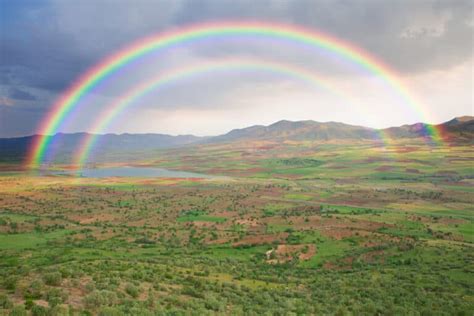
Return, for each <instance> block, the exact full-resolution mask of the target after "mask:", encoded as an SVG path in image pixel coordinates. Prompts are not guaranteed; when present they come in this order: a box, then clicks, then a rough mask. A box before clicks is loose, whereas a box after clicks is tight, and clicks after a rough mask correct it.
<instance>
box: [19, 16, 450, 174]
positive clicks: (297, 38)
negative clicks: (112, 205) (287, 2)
mask: <svg viewBox="0 0 474 316" xmlns="http://www.w3.org/2000/svg"><path fill="white" fill-rule="evenodd" d="M226 36H257V37H265V38H267V37H268V38H274V39H281V40H287V41H289V42H293V43H300V44H304V45H308V46H309V47H315V48H318V49H322V50H325V51H328V52H330V53H331V54H334V55H336V56H339V57H342V58H344V59H346V60H348V61H351V62H352V63H354V64H356V65H358V66H360V67H361V68H363V69H366V70H367V71H369V72H371V73H373V74H374V75H376V76H378V77H379V78H381V79H383V80H384V81H385V82H386V83H387V84H388V86H390V87H391V88H392V89H394V90H395V91H396V92H397V93H398V95H399V96H400V97H401V98H402V99H403V100H404V103H405V104H406V105H407V106H409V107H411V108H412V109H413V110H414V111H415V112H416V113H417V114H418V116H419V117H420V118H422V119H424V120H429V117H428V116H427V115H426V114H427V113H428V112H427V111H426V110H425V109H424V108H423V106H422V105H421V103H420V102H419V101H418V100H416V98H415V97H414V96H413V95H411V94H410V93H409V91H408V89H407V87H406V86H405V85H404V84H403V82H402V81H401V80H400V79H399V76H398V75H397V74H396V73H395V72H394V71H393V70H391V69H390V68H389V67H388V66H386V65H384V64H383V63H382V62H380V61H378V60H377V59H376V58H375V57H374V56H371V55H370V54H369V53H367V52H365V51H363V50H361V49H360V48H357V47H355V46H353V45H351V44H349V43H346V42H343V41H341V40H339V39H337V38H334V37H331V36H329V35H327V34H323V33H320V32H315V31H309V30H306V29H303V28H300V27H295V26H289V25H282V24H270V23H252V22H245V23H241V22H224V23H214V24H199V25H194V26H191V27H188V28H182V29H179V30H177V31H173V32H169V33H164V34H158V35H156V36H152V37H148V38H145V39H144V40H141V41H139V42H137V43H135V44H133V45H131V46H129V47H127V48H125V49H123V50H122V51H120V52H118V53H117V54H114V55H112V56H111V57H109V58H106V59H105V60H104V61H103V62H101V63H99V64H98V65H96V66H95V67H92V68H91V69H89V70H88V71H87V72H86V73H84V74H83V75H82V76H81V77H80V78H79V80H77V81H76V82H75V83H74V84H73V85H72V86H71V87H70V88H69V89H68V90H67V91H66V92H65V93H64V94H63V95H62V96H61V97H60V98H59V99H58V101H57V102H56V103H55V104H54V106H53V108H52V110H51V111H50V112H49V113H48V115H47V117H46V118H45V119H44V120H43V121H42V123H41V125H40V128H39V134H40V135H41V136H40V137H39V138H38V139H37V141H36V142H35V143H34V144H33V145H32V146H31V150H30V153H29V155H28V158H27V163H28V165H29V166H31V167H38V166H39V165H41V163H42V162H43V160H44V157H45V154H46V152H47V150H48V148H49V145H50V143H51V140H52V135H54V134H56V133H57V131H58V130H59V128H60V127H61V126H62V123H63V121H64V120H65V119H66V118H67V117H68V115H69V114H70V113H71V112H72V111H73V110H74V109H75V108H76V107H77V106H78V104H79V101H80V100H81V98H83V97H84V96H85V95H87V94H88V93H89V92H90V91H92V90H93V89H94V88H95V87H96V86H97V85H98V84H99V83H101V82H102V81H104V80H106V79H107V78H109V77H110V76H112V75H114V74H116V73H118V71H119V70H120V69H122V68H123V67H125V66H126V65H128V64H130V63H131V62H133V61H135V60H137V59H138V58H140V57H142V56H145V55H147V54H149V53H151V52H156V51H159V50H161V49H167V48H170V47H173V46H176V45H179V44H183V43H188V42H192V41H194V40H199V39H206V38H220V37H226ZM121 109H122V107H120V106H118V107H116V110H117V111H120V110H121ZM104 119H106V118H104ZM97 125H101V124H100V123H98V124H96V126H97ZM426 133H427V135H428V136H430V137H431V138H432V139H433V140H434V141H440V140H441V134H440V131H438V130H436V128H431V127H430V128H429V129H428V130H427V131H426ZM81 159H82V161H84V157H82V158H81Z"/></svg>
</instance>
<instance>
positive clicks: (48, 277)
mask: <svg viewBox="0 0 474 316" xmlns="http://www.w3.org/2000/svg"><path fill="white" fill-rule="evenodd" d="M43 279H44V283H46V284H47V285H52V286H58V285H60V284H61V281H62V276H61V273H60V272H50V273H46V274H45V275H44V276H43Z"/></svg>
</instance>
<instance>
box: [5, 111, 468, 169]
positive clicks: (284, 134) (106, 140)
mask: <svg viewBox="0 0 474 316" xmlns="http://www.w3.org/2000/svg"><path fill="white" fill-rule="evenodd" d="M436 127H437V128H439V129H441V130H443V135H445V136H447V139H449V140H450V141H454V142H456V141H460V142H473V140H474V137H473V136H474V117H472V116H463V117H457V118H454V119H452V120H450V121H447V122H445V123H443V124H439V125H436ZM427 128H429V125H428V124H424V123H416V124H412V125H403V126H399V127H390V128H386V129H383V130H382V131H383V132H384V133H385V134H386V135H388V136H389V137H393V138H397V139H399V138H417V137H423V136H425V135H426V130H427ZM378 132H379V131H378V130H376V129H372V128H368V127H363V126H354V125H349V124H344V123H338V122H316V121H311V120H306V121H288V120H282V121H278V122H276V123H273V124H271V125H268V126H263V125H254V126H250V127H246V128H242V129H234V130H232V131H230V132H228V133H227V134H224V135H219V136H214V137H198V136H193V135H178V136H172V135H165V134H127V133H125V134H105V135H100V136H98V138H97V143H96V151H95V152H96V155H97V157H101V160H107V159H108V158H109V157H114V158H116V157H117V156H120V154H122V155H123V156H127V157H129V156H130V155H131V154H136V153H140V154H142V153H144V152H147V153H148V154H152V152H153V151H154V150H159V149H170V148H177V147H183V146H188V145H195V144H215V143H232V142H242V141H261V140H266V141H272V142H283V141H287V140H290V141H307V140H311V141H328V140H338V139H340V140H367V141H370V140H373V139H377V134H378ZM86 136H89V134H87V133H73V134H64V133H59V134H57V135H55V136H54V139H53V141H52V142H51V144H52V145H51V146H52V147H51V151H52V152H54V153H55V157H56V160H57V161H65V160H68V159H70V157H71V155H72V154H73V153H74V152H75V150H76V149H77V148H78V147H79V145H80V143H81V141H82V139H84V137H86ZM37 137H39V136H38V135H33V136H27V137H19V138H3V139H1V138H0V161H3V162H12V161H18V160H21V159H23V158H24V157H25V156H26V154H27V150H28V148H29V146H30V145H31V144H32V142H33V141H34V140H35V139H36V138H37Z"/></svg>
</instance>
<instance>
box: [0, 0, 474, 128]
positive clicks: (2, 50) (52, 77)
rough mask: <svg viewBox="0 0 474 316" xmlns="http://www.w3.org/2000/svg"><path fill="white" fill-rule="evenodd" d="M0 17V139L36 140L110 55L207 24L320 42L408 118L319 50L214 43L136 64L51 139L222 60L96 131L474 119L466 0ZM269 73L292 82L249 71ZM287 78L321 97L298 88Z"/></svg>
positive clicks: (34, 5)
mask: <svg viewBox="0 0 474 316" xmlns="http://www.w3.org/2000/svg"><path fill="white" fill-rule="evenodd" d="M0 6H1V7H0V15H1V16H0V137H14V136H22V135H29V134H34V133H35V132H37V129H38V125H39V124H40V122H41V120H42V119H43V118H44V117H45V115H47V113H48V111H49V110H50V109H51V106H52V105H53V104H54V101H55V100H56V99H57V98H58V97H59V96H60V95H61V93H62V92H63V91H65V89H67V88H68V87H69V86H70V85H72V84H73V83H74V82H75V80H76V79H77V78H78V77H79V76H80V75H81V74H82V73H83V72H85V71H87V70H88V69H89V68H90V67H93V66H94V65H95V64H96V63H98V62H100V61H101V60H102V59H104V58H106V57H107V56H109V55H110V54H113V53H116V52H118V51H119V50H120V49H123V48H124V47H126V46H127V45H130V44H131V43H133V42H135V41H137V40H139V39H140V38H143V37H146V36H150V35H152V34H159V33H160V32H165V31H170V30H179V29H180V28H183V27H185V26H187V25H192V24H195V23H203V22H211V21H213V22H214V21H259V22H273V23H282V24H290V25H297V26H300V27H304V28H307V29H308V30H315V31H318V32H322V33H328V34H331V35H332V36H334V37H337V38H339V39H341V40H343V41H346V42H349V43H351V44H352V45H354V46H358V47H360V48H361V49H363V50H365V51H367V52H369V53H370V54H372V55H374V56H376V57H377V58H378V59H379V60H381V61H383V62H384V63H385V64H387V65H388V66H390V67H391V68H392V69H394V70H395V71H396V72H397V76H398V78H399V79H400V80H401V81H402V82H403V83H404V84H405V85H406V86H407V87H408V89H409V90H410V91H411V93H412V94H413V95H414V96H416V98H417V99H418V100H419V101H420V104H421V108H419V109H414V108H413V107H411V106H410V105H409V104H407V102H406V100H404V99H403V98H402V97H400V95H399V93H398V92H397V91H395V90H394V89H391V88H390V87H389V86H388V85H387V84H386V83H385V82H384V81H383V78H380V77H377V76H374V75H373V74H370V73H369V72H368V71H367V70H364V69H363V68H361V67H359V66H358V65H356V64H354V63H352V62H350V61H348V60H346V59H344V58H340V57H337V56H334V55H333V54H330V53H328V52H327V51H324V50H321V49H315V48H308V47H307V46H304V45H301V44H298V43H294V42H289V41H284V40H277V39H274V38H273V39H272V38H262V37H255V36H253V37H252V36H249V37H245V36H228V37H223V38H219V39H218V40H217V39H214V40H212V39H210V40H202V41H194V42H186V43H182V44H180V45H177V46H174V47H172V48H169V49H165V50H161V51H159V52H156V53H153V54H149V55H147V56H145V57H143V58H141V59H140V60H139V61H137V62H136V63H134V64H133V65H129V66H127V67H125V68H124V69H123V70H122V71H121V72H120V73H118V74H116V75H114V76H112V77H110V78H109V79H108V80H106V81H104V82H102V83H101V85H100V86H98V87H97V88H96V89H94V90H93V91H91V92H90V93H89V94H88V95H86V96H85V97H84V98H83V99H81V100H80V104H79V105H78V110H77V111H75V112H74V113H72V115H71V116H70V117H69V118H68V120H66V121H65V122H64V123H63V124H62V126H61V129H60V130H61V131H64V132H77V131H90V130H91V127H92V125H93V123H94V120H95V119H96V118H97V117H100V115H101V113H103V111H105V110H106V109H107V107H109V106H111V105H113V104H115V103H116V102H117V100H119V99H120V98H121V96H122V95H124V94H126V93H127V91H130V89H134V87H136V86H137V85H139V84H141V83H143V82H147V81H150V80H152V79H153V78H157V76H164V75H165V76H166V75H167V74H169V73H173V71H176V69H188V68H189V69H190V68H192V67H196V66H197V65H202V64H204V63H217V64H219V63H220V64H222V63H223V62H226V61H227V60H229V59H231V60H232V62H231V63H234V67H228V68H223V69H222V68H219V69H218V70H209V71H205V72H201V73H196V74H194V75H192V76H185V77H183V78H181V79H179V80H174V81H172V82H170V83H169V84H167V85H164V86H161V87H159V88H157V89H155V90H153V91H151V92H150V93H148V94H146V95H144V96H142V97H141V98H139V99H137V100H135V101H134V102H132V103H131V104H130V105H129V106H128V107H127V110H126V111H124V112H122V113H121V114H120V115H118V116H117V117H115V118H114V120H113V121H112V123H111V124H110V125H108V126H107V127H106V129H105V130H103V132H116V133H121V132H157V133H170V134H187V133H192V134H196V135H214V134H219V133H224V132H227V131H228V130H230V129H232V128H238V127H245V126H249V125H253V124H269V123H272V122H275V121H277V120H280V119H290V120H303V119H312V120H317V121H342V122H346V123H352V124H359V125H365V126H371V127H377V128H380V127H388V126H393V125H401V124H405V123H414V122H417V121H422V120H423V121H429V122H432V123H439V122H443V121H446V120H449V119H451V118H452V117H454V116H460V115H473V111H474V110H473V90H474V89H473V88H474V86H473V59H474V56H473V45H474V43H473V27H474V20H473V4H472V1H470V0H467V1H462V0H451V1H441V0H438V1H430V0H415V1H413V0H406V1H402V0H388V1H377V0H374V1H366V0H361V1H347V0H343V1H339V0H324V1H319V0H298V1H286V0H280V1H267V0H258V1H256V0H232V1H231V0H172V1H152V0H133V1H125V0H94V1H92V0H83V1H73V0H49V1H48V0H44V1H40V0H28V1H25V0H16V1H10V0H0ZM269 62H271V63H273V64H278V65H282V67H286V68H288V67H290V68H292V69H296V70H294V71H293V72H292V73H287V72H280V71H269V69H268V67H264V66H262V65H263V64H265V63H267V64H268V63H269ZM239 63H242V65H247V66H245V67H244V66H242V67H239ZM248 64H251V65H254V66H252V67H249V66H248ZM298 69H300V70H301V69H304V71H306V72H311V73H312V74H313V75H314V76H315V77H317V78H319V79H320V80H323V81H324V82H326V83H328V84H329V85H330V86H331V87H332V88H331V89H327V87H326V88H325V87H324V86H321V85H318V84H314V82H308V81H307V80H304V78H303V79H302V78H301V76H299V75H298V74H299V73H301V71H299V70H298Z"/></svg>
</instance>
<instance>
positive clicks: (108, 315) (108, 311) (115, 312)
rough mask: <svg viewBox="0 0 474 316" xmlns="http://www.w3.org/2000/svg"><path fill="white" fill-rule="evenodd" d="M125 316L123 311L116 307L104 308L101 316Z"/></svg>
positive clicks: (100, 313)
mask: <svg viewBox="0 0 474 316" xmlns="http://www.w3.org/2000/svg"><path fill="white" fill-rule="evenodd" d="M122 315H125V314H124V313H123V312H122V311H121V310H119V309H118V308H115V307H110V306H107V307H103V308H102V309H101V310H100V312H99V316H122Z"/></svg>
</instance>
